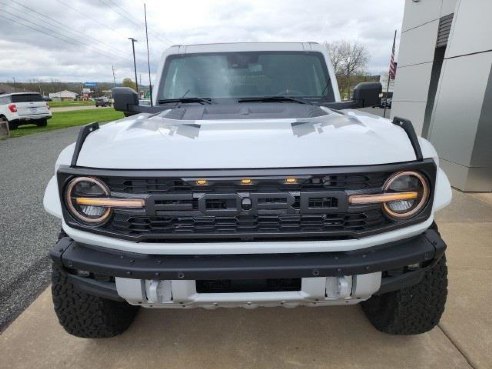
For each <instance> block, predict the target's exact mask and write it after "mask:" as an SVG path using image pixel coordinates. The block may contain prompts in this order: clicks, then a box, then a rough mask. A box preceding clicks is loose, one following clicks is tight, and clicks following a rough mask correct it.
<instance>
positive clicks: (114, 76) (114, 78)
mask: <svg viewBox="0 0 492 369" xmlns="http://www.w3.org/2000/svg"><path fill="white" fill-rule="evenodd" d="M111 69H112V70H113V82H114V87H116V75H115V74H114V65H112V66H111Z"/></svg>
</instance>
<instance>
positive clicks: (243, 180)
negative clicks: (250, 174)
mask: <svg viewBox="0 0 492 369" xmlns="http://www.w3.org/2000/svg"><path fill="white" fill-rule="evenodd" d="M252 183H253V181H252V180H251V179H249V178H243V179H241V184H242V185H245V186H247V185H250V184H252Z"/></svg>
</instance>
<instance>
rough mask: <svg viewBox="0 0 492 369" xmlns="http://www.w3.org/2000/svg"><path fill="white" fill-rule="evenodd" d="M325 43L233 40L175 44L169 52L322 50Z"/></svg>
mask: <svg viewBox="0 0 492 369" xmlns="http://www.w3.org/2000/svg"><path fill="white" fill-rule="evenodd" d="M323 49H324V46H323V45H320V44H318V43H317V42H233V43H216V44H198V45H173V46H171V47H170V48H169V49H168V53H173V52H176V53H177V54H187V53H191V54H193V53H210V52H245V51H246V52H247V51H321V50H323Z"/></svg>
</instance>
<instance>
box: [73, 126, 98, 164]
mask: <svg viewBox="0 0 492 369" xmlns="http://www.w3.org/2000/svg"><path fill="white" fill-rule="evenodd" d="M98 129H99V123H98V122H92V123H89V124H87V125H85V126H83V127H82V128H81V129H80V131H79V135H78V137H77V142H76V143H75V150H74V151H73V155H72V162H71V163H70V166H71V167H72V168H73V167H75V166H77V159H78V158H79V154H80V150H82V146H83V145H84V141H85V139H86V138H87V136H89V134H91V133H92V132H94V131H96V130H98Z"/></svg>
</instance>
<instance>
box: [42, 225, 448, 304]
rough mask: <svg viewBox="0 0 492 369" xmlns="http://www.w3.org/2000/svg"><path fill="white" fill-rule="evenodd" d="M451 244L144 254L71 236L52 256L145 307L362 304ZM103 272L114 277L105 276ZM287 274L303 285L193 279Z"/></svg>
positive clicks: (407, 281)
mask: <svg viewBox="0 0 492 369" xmlns="http://www.w3.org/2000/svg"><path fill="white" fill-rule="evenodd" d="M445 249H446V244H445V243H444V241H443V240H442V239H441V237H440V236H439V234H438V232H437V231H435V230H433V229H428V230H427V231H425V232H424V233H422V234H421V235H419V236H416V237H413V238H409V239H405V240H401V241H398V242H392V243H388V244H384V245H379V246H375V247H370V248H366V249H363V250H357V251H346V252H327V253H295V254H252V255H251V254H249V255H142V254H135V253H127V252H121V251H116V250H104V249H102V248H98V247H93V246H90V245H83V244H80V243H77V242H75V241H73V240H72V239H70V238H68V237H65V238H62V239H61V240H60V241H59V242H58V243H57V244H56V246H55V247H54V248H53V249H52V250H51V252H50V256H51V258H52V259H53V261H54V262H55V263H57V264H59V265H60V266H62V267H63V268H64V269H66V271H67V273H68V275H69V276H70V278H71V280H72V282H73V283H74V284H76V285H77V286H78V287H80V288H81V289H84V290H85V291H87V292H89V293H92V294H95V295H99V296H102V297H106V298H111V299H115V300H121V299H125V300H127V301H129V302H130V303H134V304H141V305H146V306H163V307H165V306H177V307H180V306H182V307H188V306H210V307H216V306H222V305H231V304H232V305H234V306H238V305H239V306H255V305H261V306H270V305H272V304H274V305H277V304H278V305H285V304H288V303H293V304H300V303H301V304H318V305H323V303H331V302H338V303H340V301H342V302H359V301H360V300H362V299H367V298H369V297H370V296H371V295H372V294H374V293H385V292H389V291H392V290H397V289H400V288H403V287H406V286H410V285H412V284H415V283H418V282H419V281H420V280H421V278H422V276H423V273H424V272H425V270H427V269H428V268H430V267H432V265H434V264H435V263H436V262H437V261H438V260H439V259H440V257H441V256H442V255H443V254H444V251H445ZM82 275H83V276H82ZM101 277H103V278H101ZM104 277H109V279H108V280H107V281H103V279H104ZM113 278H114V280H113ZM286 278H290V279H301V280H302V283H301V289H300V290H299V291H295V292H294V291H290V292H278V293H277V292H247V293H244V292H241V293H210V294H200V293H197V292H196V283H195V281H202V280H207V281H210V280H258V279H265V280H267V279H286ZM330 286H331V287H330ZM313 288H314V290H313ZM357 288H359V290H357ZM313 291H315V292H313Z"/></svg>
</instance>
